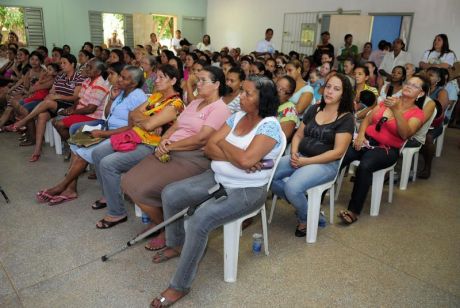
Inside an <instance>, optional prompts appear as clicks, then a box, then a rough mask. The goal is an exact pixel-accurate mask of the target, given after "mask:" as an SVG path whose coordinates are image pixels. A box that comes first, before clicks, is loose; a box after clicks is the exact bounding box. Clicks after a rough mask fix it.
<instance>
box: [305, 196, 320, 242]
mask: <svg viewBox="0 0 460 308" xmlns="http://www.w3.org/2000/svg"><path fill="white" fill-rule="evenodd" d="M321 195H322V192H321V193H311V194H308V216H307V243H315V242H316V236H317V233H318V221H319V211H320V206H321Z"/></svg>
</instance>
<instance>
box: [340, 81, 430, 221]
mask: <svg viewBox="0 0 460 308" xmlns="http://www.w3.org/2000/svg"><path fill="white" fill-rule="evenodd" d="M428 91H429V82H428V80H426V78H424V77H421V76H414V77H412V78H411V79H409V80H408V81H407V83H405V84H404V86H403V89H402V95H401V97H391V96H387V97H386V99H385V101H383V102H380V103H379V104H378V106H376V107H375V108H374V109H373V111H372V112H370V113H369V114H368V115H367V116H366V117H365V118H364V120H363V122H362V123H361V125H360V127H359V133H358V136H357V137H356V138H355V139H354V140H353V145H351V146H350V147H348V150H347V153H346V154H345V158H344V159H343V162H342V166H341V168H343V167H345V166H347V165H348V164H350V163H351V162H352V161H355V160H359V161H360V164H359V166H358V168H357V170H356V179H355V184H354V186H353V192H352V194H351V200H350V202H349V203H348V210H345V211H341V212H340V214H339V217H340V218H341V219H342V221H343V222H344V223H345V224H347V225H350V224H352V223H354V222H355V221H356V220H357V219H358V215H359V214H360V213H361V210H362V208H363V205H364V201H365V200H366V197H367V192H368V191H369V187H370V186H371V184H372V173H373V172H375V171H377V170H381V169H384V168H387V167H390V166H391V165H393V164H394V163H395V162H396V161H397V159H398V157H399V150H400V149H401V147H402V146H403V145H404V142H405V141H406V140H407V139H408V138H410V137H411V136H412V135H414V134H415V133H416V132H417V130H418V129H419V128H420V127H421V126H422V123H424V117H425V116H424V113H423V110H422V109H421V108H420V107H418V106H422V105H423V102H424V100H425V97H426V94H427V93H428Z"/></svg>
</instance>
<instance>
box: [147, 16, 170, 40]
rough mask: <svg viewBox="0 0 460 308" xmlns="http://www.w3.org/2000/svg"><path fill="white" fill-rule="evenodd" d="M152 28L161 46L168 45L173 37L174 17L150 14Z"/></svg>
mask: <svg viewBox="0 0 460 308" xmlns="http://www.w3.org/2000/svg"><path fill="white" fill-rule="evenodd" d="M152 17H153V25H154V26H153V29H155V33H156V34H157V38H158V41H159V42H160V44H161V46H169V45H170V44H171V39H172V38H173V37H174V25H175V23H176V17H175V16H170V15H152Z"/></svg>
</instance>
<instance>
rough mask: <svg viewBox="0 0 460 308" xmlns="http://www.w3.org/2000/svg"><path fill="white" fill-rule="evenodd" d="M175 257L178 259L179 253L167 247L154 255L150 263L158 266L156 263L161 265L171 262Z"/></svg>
mask: <svg viewBox="0 0 460 308" xmlns="http://www.w3.org/2000/svg"><path fill="white" fill-rule="evenodd" d="M168 251H169V252H170V254H169V255H168V254H167V253H168ZM177 257H180V252H178V251H177V250H175V249H173V248H169V247H168V248H166V249H163V250H161V251H159V252H157V253H156V254H155V255H153V257H152V262H153V263H156V264H158V263H163V262H166V261H168V260H171V259H174V258H177Z"/></svg>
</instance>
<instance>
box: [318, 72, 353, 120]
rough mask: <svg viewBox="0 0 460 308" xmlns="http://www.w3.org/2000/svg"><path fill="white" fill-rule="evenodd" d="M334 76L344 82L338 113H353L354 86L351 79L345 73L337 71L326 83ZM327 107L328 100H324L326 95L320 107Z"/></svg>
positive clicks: (321, 108)
mask: <svg viewBox="0 0 460 308" xmlns="http://www.w3.org/2000/svg"><path fill="white" fill-rule="evenodd" d="M332 78H338V79H340V81H341V82H342V97H341V98H340V103H339V108H338V110H337V113H338V115H341V114H343V113H346V112H351V113H353V87H352V85H351V82H350V80H349V79H348V77H347V76H345V75H344V74H340V73H337V74H335V75H332V76H330V77H329V78H328V79H327V80H326V83H325V84H326V85H327V84H328V83H329V80H331V79H332ZM324 107H326V102H325V101H324V95H323V97H322V98H321V102H320V103H319V109H320V110H323V109H324Z"/></svg>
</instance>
